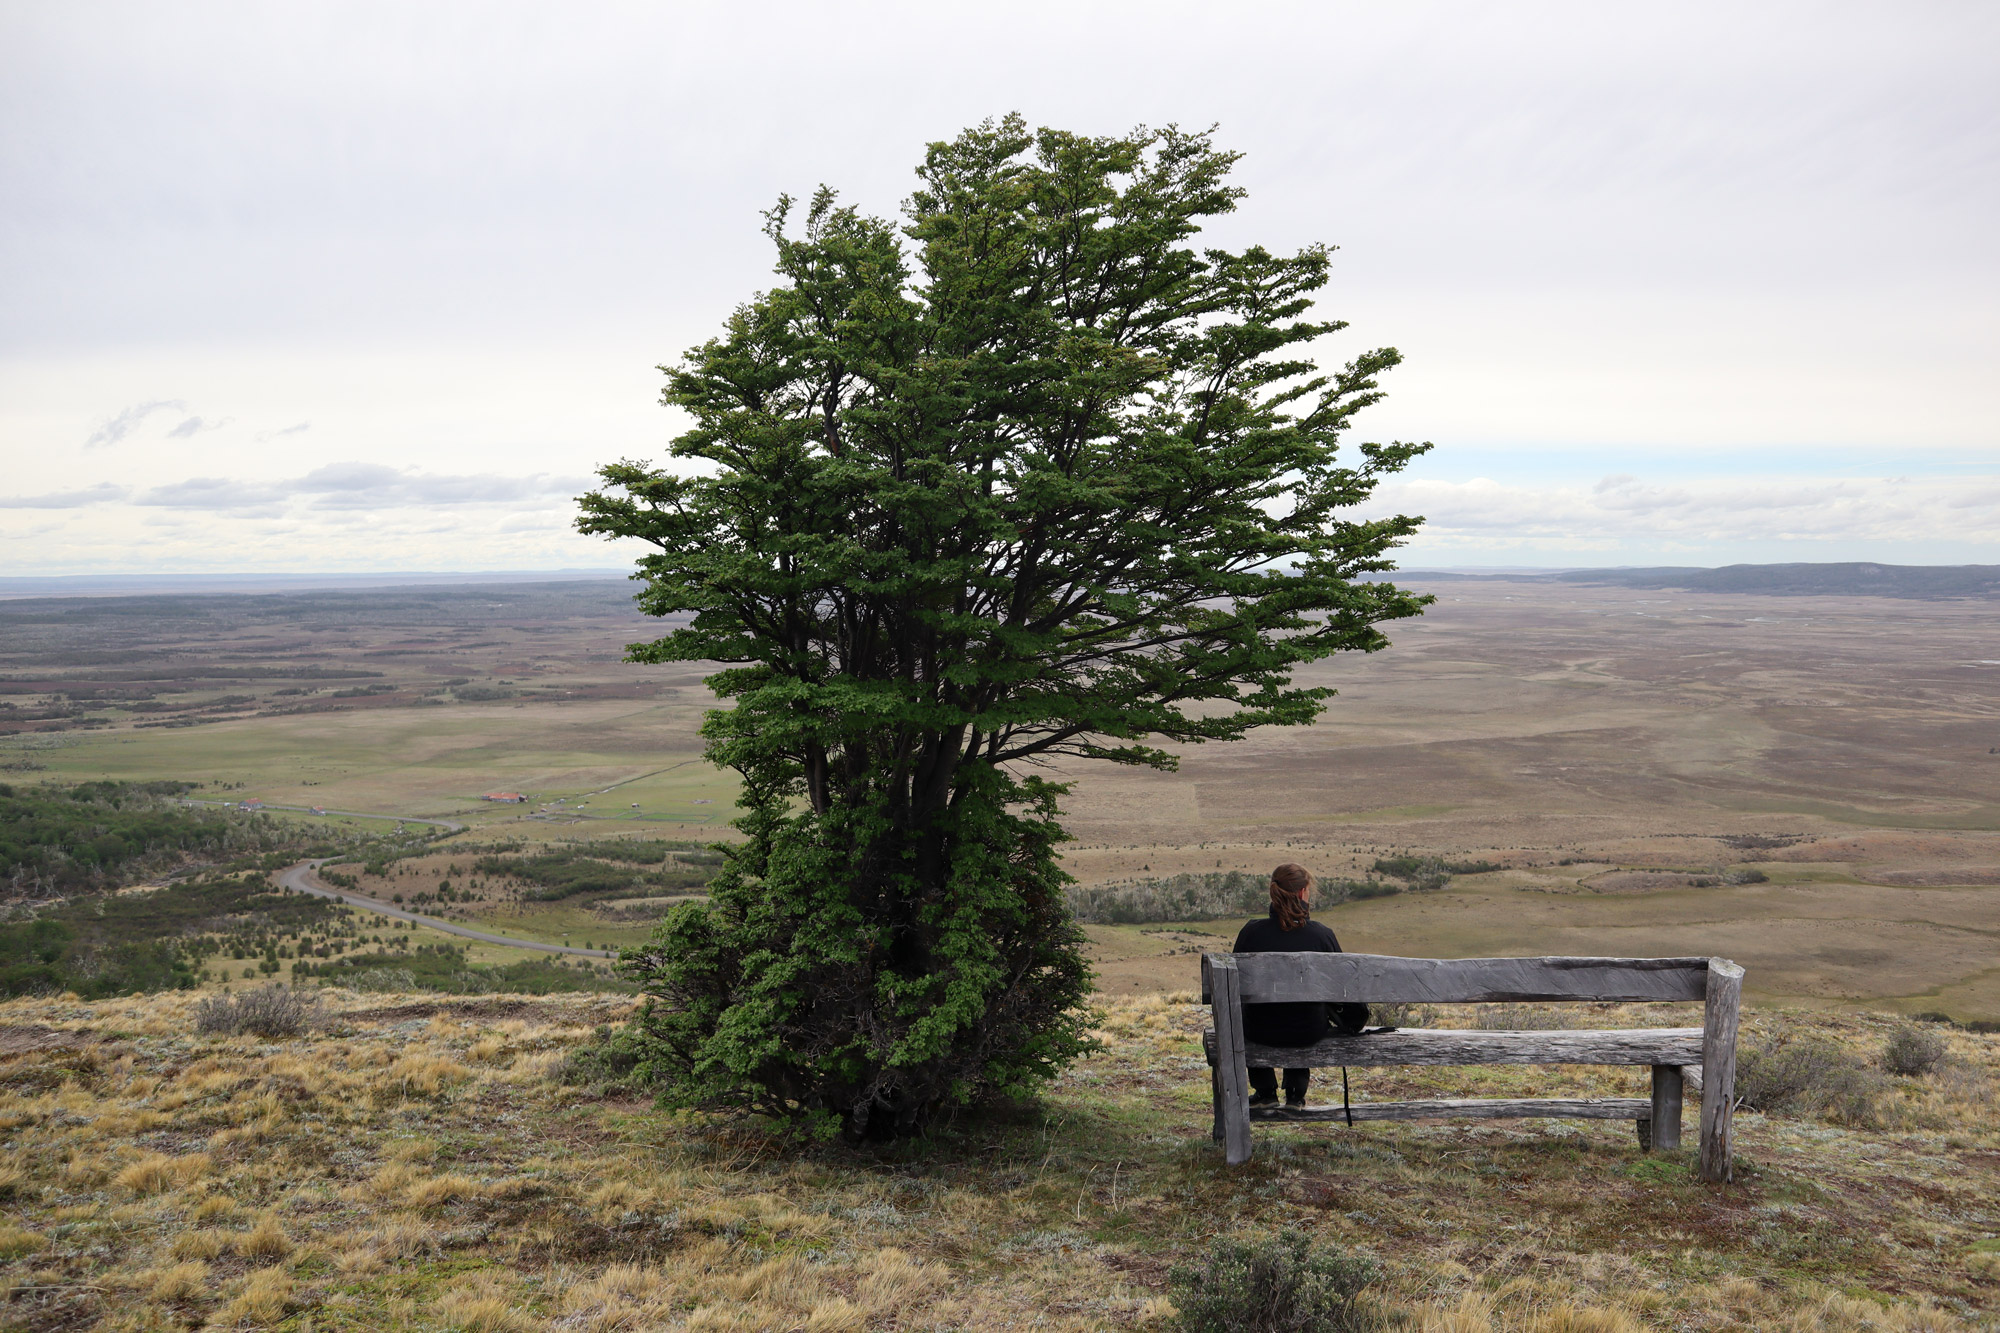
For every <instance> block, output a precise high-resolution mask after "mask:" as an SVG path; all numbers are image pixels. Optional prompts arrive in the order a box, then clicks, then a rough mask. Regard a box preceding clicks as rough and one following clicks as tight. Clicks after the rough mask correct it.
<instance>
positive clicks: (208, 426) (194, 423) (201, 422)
mask: <svg viewBox="0 0 2000 1333" xmlns="http://www.w3.org/2000/svg"><path fill="white" fill-rule="evenodd" d="M233 420H235V418H234V417H224V418H223V419H222V420H220V421H208V420H205V419H203V418H201V417H189V418H188V419H187V420H186V421H183V422H182V423H181V424H180V425H178V426H175V427H174V428H173V429H172V430H169V431H168V432H167V438H168V439H170V440H185V439H188V438H190V437H192V436H196V435H200V434H202V433H203V432H205V431H211V430H221V429H222V428H223V427H224V426H227V425H228V424H229V423H230V422H231V421H233Z"/></svg>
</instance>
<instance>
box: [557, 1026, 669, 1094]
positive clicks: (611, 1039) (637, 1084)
mask: <svg viewBox="0 0 2000 1333" xmlns="http://www.w3.org/2000/svg"><path fill="white" fill-rule="evenodd" d="M645 1056H646V1053H645V1043H644V1040H643V1038H641V1037H639V1036H638V1035H637V1033H636V1031H635V1030H634V1029H633V1028H630V1027H618V1028H614V1027H612V1026H611V1025H610V1024H609V1023H600V1024H598V1026H597V1035H596V1040H594V1041H591V1042H587V1043H585V1044H584V1045H581V1046H573V1047H571V1048H570V1052H569V1054H568V1055H567V1056H565V1057H564V1059H563V1064H562V1073H561V1077H562V1081H563V1082H564V1083H569V1084H583V1085H586V1086H592V1087H597V1088H601V1089H603V1090H604V1091H606V1092H637V1091H641V1090H643V1089H644V1088H645V1087H647V1085H648V1084H649V1083H650V1081H651V1080H649V1079H648V1078H647V1076H646V1071H645V1066H644V1061H645Z"/></svg>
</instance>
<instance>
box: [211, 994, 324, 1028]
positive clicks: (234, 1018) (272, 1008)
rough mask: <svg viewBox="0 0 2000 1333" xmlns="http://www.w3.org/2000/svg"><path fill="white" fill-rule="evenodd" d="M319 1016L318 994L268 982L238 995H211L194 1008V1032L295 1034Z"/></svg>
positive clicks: (307, 1026) (312, 1023)
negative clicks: (310, 995)
mask: <svg viewBox="0 0 2000 1333" xmlns="http://www.w3.org/2000/svg"><path fill="white" fill-rule="evenodd" d="M320 1018H321V1013H320V1007H319V997H318V996H317V995H315V996H314V997H313V998H312V999H310V1000H307V999H304V998H303V997H301V996H300V995H299V993H298V992H297V991H289V990H286V989H285V988H284V987H283V986H277V985H271V986H264V987H260V988H259V989H257V990H253V991H245V992H244V993H243V994H241V995H236V996H230V995H211V996H209V997H208V998H207V999H205V1000H203V1001H201V1003H199V1004H197V1005H195V1007H194V1029H195V1031H196V1032H200V1033H204V1034H208V1035H216V1034H221V1035H225V1036H232V1037H233V1036H236V1035H238V1034H240V1033H245V1032H249V1033H254V1034H255V1035H257V1036H259V1037H296V1036H298V1035H299V1034H300V1033H302V1032H304V1031H306V1030H307V1029H309V1028H311V1027H312V1026H313V1025H314V1024H316V1023H318V1022H319V1020H320Z"/></svg>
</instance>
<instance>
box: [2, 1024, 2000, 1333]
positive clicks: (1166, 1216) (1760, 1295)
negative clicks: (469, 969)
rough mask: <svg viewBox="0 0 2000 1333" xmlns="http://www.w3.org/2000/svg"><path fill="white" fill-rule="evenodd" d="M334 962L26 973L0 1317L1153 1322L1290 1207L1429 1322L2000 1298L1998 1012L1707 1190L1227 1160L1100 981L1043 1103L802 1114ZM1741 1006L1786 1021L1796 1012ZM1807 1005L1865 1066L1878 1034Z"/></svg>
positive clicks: (1589, 1148)
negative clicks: (1194, 1266) (295, 1031)
mask: <svg viewBox="0 0 2000 1333" xmlns="http://www.w3.org/2000/svg"><path fill="white" fill-rule="evenodd" d="M331 998H332V1008H333V1013H332V1015H331V1018H330V1022H329V1023H328V1025H327V1026H326V1027H325V1028H324V1029H323V1030H321V1031H318V1032H314V1033H312V1034H310V1035H307V1036H302V1037H294V1038H287V1039H280V1040H266V1039H262V1038H254V1037H227V1036H200V1035H197V1034H196V1033H195V1032H194V1028H193V1017H192V1007H193V999H192V998H191V997H188V996H184V995H156V996H148V997H138V998H133V999H124V1000H109V1001H103V1002H99V1003H94V1004H88V1005H83V1004H78V1003H76V1002H75V1001H72V1000H60V999H57V1000H15V1001H11V1002H8V1003H5V1004H0V1134H4V1143H3V1144H0V1189H4V1191H5V1197H6V1200H7V1214H6V1221H4V1222H0V1320H5V1321H6V1326H7V1327H10V1328H20V1329H32V1330H56V1329H70V1328H79V1329H80V1328H85V1327H97V1328H102V1329H107V1330H135V1331H137V1330H148V1331H150V1330H159V1329H169V1328H194V1327H202V1326H206V1327H210V1328H286V1329H300V1330H303V1329H306V1328H308V1327H310V1328H312V1329H314V1330H319V1331H320V1333H326V1331H328V1330H342V1331H345V1333H362V1331H364V1330H382V1331H384V1333H388V1331H389V1330H398V1331H400V1330H407V1329H435V1330H447V1329H449V1330H484V1331H485V1333H534V1331H535V1330H541V1329H548V1330H551V1331H552V1333H553V1331H554V1330H566V1331H567V1330H576V1331H582V1333H610V1331H612V1330H621V1329H651V1328H661V1329H667V1328H672V1329H688V1330H711V1331H713V1330H744V1331H745V1333H748V1331H749V1330H777V1329H812V1330H819V1331H821V1333H840V1331H846V1330H862V1329H879V1328H900V1329H909V1330H944V1329H964V1330H988V1329H992V1330H999V1329H1025V1328H1039V1329H1046V1330H1073V1331H1075V1333H1084V1331H1085V1330H1101V1329H1107V1328H1130V1329H1164V1328H1165V1326H1166V1317H1167V1315H1168V1313H1169V1311H1170V1308H1171V1307H1170V1306H1169V1305H1168V1303H1167V1301H1168V1296H1169V1288H1168V1281H1167V1278H1168V1273H1169V1270H1170V1269H1171V1268H1172V1267H1173V1266H1174V1265H1175V1264H1177V1263H1182V1262H1187V1261H1190V1260H1198V1259H1199V1258H1200V1256H1201V1255H1202V1254H1203V1252H1204V1251H1205V1249H1206V1247H1207V1245H1208V1243H1209V1240H1210V1238H1211V1237H1213V1236H1215V1235H1217V1234H1219V1233H1228V1232H1232V1231H1242V1232H1266V1233H1268V1232H1269V1231H1271V1230H1273V1229H1277V1228H1284V1229H1287V1230H1290V1231H1293V1232H1297V1233H1301V1234H1304V1235H1306V1236H1308V1237H1311V1238H1312V1239H1314V1240H1315V1241H1319V1242H1324V1243H1327V1244H1330V1245H1333V1246H1335V1247H1338V1248H1339V1249H1341V1250H1344V1251H1349V1252H1353V1251H1361V1252H1363V1253H1367V1254H1371V1255H1373V1256H1375V1257H1376V1258H1377V1259H1378V1260H1379V1262H1380V1264H1381V1267H1382V1272H1383V1277H1382V1280H1381V1281H1380V1282H1379V1283H1378V1284H1377V1285H1376V1286H1375V1287H1374V1288H1373V1289H1372V1291H1371V1292H1369V1293H1368V1294H1367V1297H1366V1300H1367V1303H1368V1308H1370V1309H1371V1310H1373V1311H1375V1312H1376V1313H1379V1314H1382V1315H1385V1316H1387V1317H1389V1318H1390V1319H1391V1320H1393V1321H1394V1322H1393V1324H1392V1325H1391V1326H1393V1327H1400V1328H1403V1329H1407V1330H1411V1333H1495V1331H1501V1333H1636V1330H1640V1329H1662V1330H1664V1329H1675V1330H1689V1331H1693V1330H1701V1331H1704V1333H1706V1331H1710V1330H1713V1331H1717V1333H1719V1331H1721V1330H1752V1329H1755V1330H1774V1329H1775V1330H1791V1331H1793V1333H1809V1331H1811V1330H1829V1331H1831V1333H1859V1331H1860V1330H1864V1329H1867V1330H1904V1331H1905V1333H1913V1331H1915V1330H1929V1331H1931V1333H1949V1331H1952V1330H1960V1329H1967V1330H1970V1329H1977V1328H1992V1327H1993V1326H1994V1320H1995V1316H1996V1314H2000V1244H1996V1241H1995V1235H1996V1231H2000V1133H1996V1130H1995V1126H1994V1121H1993V1119H1992V1117H1991V1116H1990V1114H1987V1112H1988V1111H1990V1106H1991V1098H1992V1095H1993V1087H1994V1079H1995V1078H1996V1077H2000V1037H1991V1036H1989V1037H1975V1036H1970V1035H1967V1034H1962V1033H1955V1034H1950V1035H1949V1045H1950V1053H1949V1058H1948V1062H1947V1064H1946V1065H1945V1066H1943V1067H1941V1069H1940V1070H1939V1071H1938V1072H1936V1073H1934V1074H1931V1075H1926V1076H1924V1077H1921V1078H1909V1079H1894V1080H1885V1086H1884V1088H1883V1090H1882V1091H1880V1092H1879V1093H1878V1094H1876V1101H1875V1102H1874V1103H1873V1104H1872V1109H1871V1110H1869V1111H1868V1112H1867V1116H1866V1118H1867V1119H1868V1120H1869V1122H1870V1123H1871V1124H1872V1125H1873V1126H1874V1127H1872V1128H1860V1127H1855V1126H1853V1125H1850V1124H1841V1123H1827V1122H1822V1121H1816V1120H1808V1119H1784V1118H1779V1117H1776V1116H1765V1115H1756V1114H1745V1115H1742V1116H1739V1118H1738V1121H1737V1124H1738V1130H1737V1136H1738V1137H1737V1147H1738V1152H1739V1154H1740V1158H1739V1171H1740V1173H1741V1179H1740V1180H1739V1183H1737V1184H1736V1185H1734V1186H1731V1187H1729V1188H1727V1189H1714V1188H1709V1187H1704V1186H1701V1185H1699V1184H1698V1183H1696V1182H1695V1181H1694V1179H1693V1178H1692V1175H1691V1172H1690V1168H1689V1163H1688V1161H1687V1159H1686V1156H1685V1155H1684V1154H1683V1155H1680V1156H1670V1157H1663V1156H1645V1155H1642V1154H1641V1153H1640V1152H1639V1151H1638V1149H1637V1145H1636V1143H1635V1142H1634V1139H1633V1135H1632V1131H1631V1127H1630V1126H1629V1125H1623V1124H1616V1125H1614V1124H1607V1123H1603V1122H1574V1123H1569V1122H1564V1123H1534V1122H1523V1123H1499V1122H1487V1123H1478V1124H1469V1125H1467V1124H1442V1123H1425V1124H1364V1125H1362V1126H1360V1127H1357V1128H1353V1129H1348V1128H1345V1127H1340V1126H1315V1127H1293V1126H1264V1127H1261V1128H1260V1131H1259V1136H1258V1149H1257V1156H1256V1158H1255V1159H1253V1161H1252V1162H1251V1164H1250V1165H1249V1166H1248V1167H1245V1168H1241V1169H1238V1170H1230V1169H1228V1168H1226V1167H1224V1166H1223V1165H1222V1160H1221V1153H1220V1151H1219V1149H1217V1147H1216V1146H1215V1145H1214V1144H1213V1143H1211V1142H1210V1140H1209V1113H1208V1080H1207V1076H1206V1072H1205V1070H1204V1068H1203V1066H1202V1064H1201V1061H1200V1056H1199V1045H1198V1042H1197V1037H1198V1033H1199V1031H1200V1028H1201V1027H1202V1025H1203V1023H1204V1020H1205V1017H1206V1015H1205V1013H1204V1012H1203V1011H1202V1010H1200V1009H1198V1008H1197V1007H1195V1006H1193V1005H1191V1004H1188V1003H1186V1002H1185V1001H1186V999H1187V997H1185V996H1182V997H1179V998H1178V999H1169V998H1167V997H1162V996H1146V997H1141V998H1135V999H1125V1000H1114V1001H1112V1002H1110V1003H1109V1004H1108V1005H1107V1007H1106V1012H1105V1014H1104V1021H1103V1025H1102V1028H1101V1030H1100V1033H1099V1035H1100V1036H1101V1038H1102V1039H1103V1041H1104V1042H1105V1049H1104V1050H1103V1051H1102V1052H1101V1053H1100V1054H1098V1055H1097V1056H1095V1057H1092V1058H1091V1059H1089V1060H1086V1061H1085V1062H1083V1063H1082V1064H1081V1065H1079V1066H1078V1067H1076V1068H1075V1069H1074V1070H1072V1071H1071V1073H1070V1074H1069V1075H1068V1076H1067V1077H1065V1078H1064V1080H1063V1081H1062V1083H1061V1085H1060V1086H1059V1087H1057V1088H1056V1089H1054V1090H1053V1091H1052V1092H1051V1094H1050V1095H1049V1096H1048V1097H1047V1098H1046V1100H1045V1101H1044V1102H1043V1103H1042V1104H1041V1105H1040V1106H1039V1107H1038V1108H1035V1109H1031V1110H1023V1111H1020V1112H1017V1113H1015V1114H1013V1115H1011V1116H1006V1115H1003V1116H999V1117H997V1118H988V1119H984V1120H981V1121H978V1122H976V1123H959V1124H955V1125H952V1126H948V1127H945V1128H944V1129H942V1130H941V1131H940V1132H939V1133H937V1134H935V1135H933V1136H932V1137H931V1138H929V1139H927V1140H924V1141H921V1142H917V1143H911V1144H905V1145H902V1146H900V1147H898V1148H895V1149H889V1150H881V1151H853V1150H847V1149H842V1148H836V1147H826V1148H818V1149H805V1150H800V1149H796V1148H788V1147H786V1146H785V1145H783V1144H781V1143H779V1142H778V1141H776V1140H773V1139H772V1138H770V1137H768V1132H767V1131H766V1130H764V1129H762V1128H759V1127H756V1126H753V1125H749V1124H745V1123H742V1122H732V1121H730V1120H728V1119H720V1118H718V1119H709V1118H704V1117H698V1116H675V1115H671V1114H668V1113H665V1112H661V1111H658V1110H655V1109H653V1108H652V1106H651V1105H650V1103H649V1102H648V1101H647V1099H645V1098H643V1097H639V1096H634V1095H631V1094H630V1093H629V1092H625V1091H621V1090H619V1089H618V1088H617V1087H615V1086H613V1087H604V1086H599V1085H593V1084H591V1083H590V1082H589V1081H588V1080H587V1079H585V1080H584V1081H581V1082H575V1081H566V1070H567V1069H569V1068H570V1066H569V1065H568V1059H569V1053H570V1052H571V1051H572V1050H573V1049H574V1048H575V1047H576V1046H577V1045H578V1043H579V1042H581V1041H585V1040H587V1039H588V1036H589V1033H590V1031H591V1029H592V1026H593V1025H595V1024H598V1023H602V1022H605V1021H608V1020H613V1019H615V1018H617V1017H619V1016H620V1015H622V1014H623V1013H624V1012H626V1010H627V1008H628V1006H629V1002H627V1001H618V1000H612V999H609V998H605V997H589V996H562V997H545V998H538V999H519V998H507V997H496V998H484V999H471V998H466V999H454V998H448V997H447V998H440V997H435V996H386V995H371V996H362V995H354V994H352V993H345V994H342V993H336V994H334V995H333V996H332V997H331ZM1643 1012H1645V1011H1643V1010H1640V1009H1637V1008H1634V1009H1632V1010H1626V1009H1620V1008H1617V1007H1613V1006H1598V1007H1595V1011H1594V1012H1592V1014H1591V1021H1592V1022H1593V1023H1602V1024H1604V1025H1608V1026H1619V1025H1624V1024H1626V1023H1628V1022H1630V1021H1633V1020H1634V1019H1635V1018H1639V1017H1640V1016H1641V1014H1642V1013H1643ZM1652 1012H1653V1015H1654V1018H1655V1021H1666V1019H1668V1018H1685V1017H1686V1015H1685V1014H1682V1013H1679V1012H1677V1011H1676V1012H1674V1013H1669V1014H1665V1016H1664V1017H1662V1013H1663V1011H1662V1010H1660V1009H1659V1008H1657V1007H1655V1008H1654V1009H1653V1011H1652ZM1748 1019H1749V1026H1748V1029H1747V1031H1746V1038H1745V1040H1746V1042H1751V1043H1755V1042H1757V1041H1760V1040H1762V1039H1763V1037H1764V1036H1765V1035H1766V1034H1767V1033H1768V1032H1769V1030H1770V1024H1771V1022H1772V1017H1771V1016H1770V1015H1768V1014H1760V1013H1758V1012H1756V1011H1754V1010H1753V1011H1752V1012H1751V1013H1750V1015H1749V1016H1748ZM1807 1022H1808V1024H1809V1027H1808V1029H1807V1030H1808V1031H1809V1033H1810V1035H1812V1036H1813V1037H1814V1038H1816V1039H1819V1040H1824V1041H1827V1042H1830V1043H1832V1048H1831V1049H1833V1050H1835V1051H1837V1052H1839V1053H1840V1054H1839V1056H1838V1058H1839V1059H1850V1058H1851V1059H1853V1060H1855V1061H1857V1062H1860V1063H1865V1062H1867V1061H1870V1060H1872V1059H1874V1058H1875V1052H1877V1051H1878V1050H1879V1049H1880V1046H1881V1043H1882V1040H1883V1036H1884V1032H1885V1030H1886V1024H1885V1023H1884V1022H1883V1020H1881V1019H1879V1018H1873V1017H1869V1016H1831V1015H1828V1016H1818V1017H1814V1018H1811V1019H1809V1020H1807ZM1642 1078H1643V1071H1634V1070H1606V1069H1601V1068H1570V1067H1565V1068H1550V1069H1542V1068H1533V1067H1520V1066H1515V1067H1507V1068H1500V1067H1487V1068H1474V1069H1450V1070H1435V1069H1430V1070H1426V1069H1420V1068H1413V1069H1400V1070H1395V1071H1368V1072H1364V1073H1362V1074H1360V1075H1359V1076H1358V1077H1357V1079H1356V1096H1357V1097H1358V1098H1361V1099H1382V1098H1391V1097H1401V1096H1410V1095H1418V1096H1422V1095H1438V1094H1439V1093H1453V1094H1457V1095H1482V1094H1483V1095H1514V1096H1518V1095H1523V1093H1524V1092H1532V1093H1535V1094H1541V1095H1550V1094H1553V1095H1562V1096H1579V1095H1589V1096H1602V1095H1631V1094H1632V1093H1633V1092H1634V1091H1635V1090H1636V1088H1637V1086H1638V1084H1637V1080H1640V1079H1642ZM1891 1085H1893V1086H1891ZM1332 1095H1334V1096H1337V1095H1338V1094H1337V1092H1335V1093H1333V1094H1332Z"/></svg>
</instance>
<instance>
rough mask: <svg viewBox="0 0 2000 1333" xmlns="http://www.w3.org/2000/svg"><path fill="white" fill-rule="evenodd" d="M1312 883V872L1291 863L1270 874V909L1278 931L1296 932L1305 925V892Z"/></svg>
mask: <svg viewBox="0 0 2000 1333" xmlns="http://www.w3.org/2000/svg"><path fill="white" fill-rule="evenodd" d="M1312 882H1313V877H1312V872H1311V871H1310V870H1307V869H1306V868H1305V867H1304V866H1302V865H1298V864H1296V863H1294V862H1291V861H1287V862H1286V863H1285V864H1283V865H1281V866H1279V867H1278V868H1277V869H1276V870H1273V871H1272V872H1271V909H1272V910H1273V911H1275V912H1276V913H1277V914H1278V929H1279V930H1284V931H1292V930H1297V929H1298V928H1299V927H1300V926H1303V925H1304V924H1305V923H1306V890H1308V889H1310V888H1311V887H1312Z"/></svg>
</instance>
